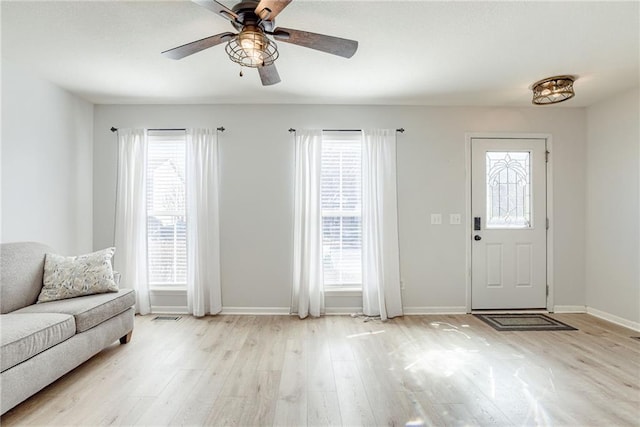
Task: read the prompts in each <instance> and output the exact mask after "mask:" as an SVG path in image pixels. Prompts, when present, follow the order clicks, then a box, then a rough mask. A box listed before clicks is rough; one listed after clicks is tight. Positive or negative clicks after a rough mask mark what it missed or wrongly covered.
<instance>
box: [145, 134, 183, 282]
mask: <svg viewBox="0 0 640 427" xmlns="http://www.w3.org/2000/svg"><path fill="white" fill-rule="evenodd" d="M148 137H149V139H148V152H147V178H146V179H147V183H146V184H147V252H148V253H147V260H148V261H147V262H148V265H147V268H148V276H149V285H150V286H186V284H187V218H186V208H185V163H186V162H185V151H186V134H185V132H184V131H162V132H158V131H156V132H149V135H148Z"/></svg>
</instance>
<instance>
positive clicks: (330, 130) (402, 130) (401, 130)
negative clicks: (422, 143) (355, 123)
mask: <svg viewBox="0 0 640 427" xmlns="http://www.w3.org/2000/svg"><path fill="white" fill-rule="evenodd" d="M361 130H362V129H322V132H360V131H361ZM295 131H296V130H295V129H294V128H289V132H295ZM396 132H400V133H404V128H398V129H396Z"/></svg>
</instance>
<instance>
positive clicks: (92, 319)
mask: <svg viewBox="0 0 640 427" xmlns="http://www.w3.org/2000/svg"><path fill="white" fill-rule="evenodd" d="M135 303H136V297H135V292H134V291H133V290H132V289H120V290H119V291H118V292H117V293H108V294H96V295H87V296H84V297H77V298H69V299H64V300H60V301H51V302H44V303H42V304H34V305H30V306H29V307H25V308H23V309H20V310H18V311H16V312H15V313H20V314H26V313H65V314H70V315H72V316H74V317H75V323H76V331H77V332H78V333H79V332H83V331H86V330H87V329H91V328H93V327H94V326H96V325H98V324H100V323H102V322H104V321H105V320H107V319H110V318H111V317H113V316H116V315H118V314H120V313H122V312H123V311H125V310H127V309H128V308H129V307H131V306H132V305H134V304H135Z"/></svg>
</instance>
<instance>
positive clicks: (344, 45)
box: [273, 27, 358, 58]
mask: <svg viewBox="0 0 640 427" xmlns="http://www.w3.org/2000/svg"><path fill="white" fill-rule="evenodd" d="M273 37H274V38H275V39H276V40H278V41H282V42H286V43H292V44H297V45H298V46H304V47H308V48H310V49H315V50H319V51H322V52H327V53H330V54H332V55H338V56H342V57H343V58H351V57H352V56H353V54H354V53H356V50H358V42H357V41H355V40H349V39H343V38H340V37H333V36H326V35H324V34H316V33H310V32H308V31H300V30H292V29H290V28H282V27H278V28H276V29H275V30H274V31H273Z"/></svg>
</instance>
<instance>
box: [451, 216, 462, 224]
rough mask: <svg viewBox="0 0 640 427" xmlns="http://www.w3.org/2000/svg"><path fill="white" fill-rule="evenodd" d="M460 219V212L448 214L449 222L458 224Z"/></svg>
mask: <svg viewBox="0 0 640 427" xmlns="http://www.w3.org/2000/svg"><path fill="white" fill-rule="evenodd" d="M461 221H462V215H460V214H449V224H452V225H460V222H461Z"/></svg>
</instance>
